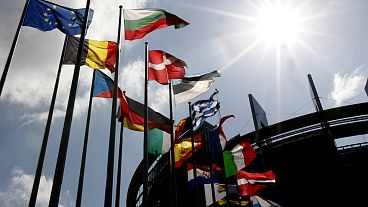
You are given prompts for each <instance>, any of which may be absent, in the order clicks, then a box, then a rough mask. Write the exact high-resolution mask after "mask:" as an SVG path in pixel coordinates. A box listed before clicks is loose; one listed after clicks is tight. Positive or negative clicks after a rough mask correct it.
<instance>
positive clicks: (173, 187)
mask: <svg viewBox="0 0 368 207" xmlns="http://www.w3.org/2000/svg"><path fill="white" fill-rule="evenodd" d="M166 70H167V69H166ZM169 103H170V122H171V135H170V141H171V150H170V155H171V176H172V177H171V201H172V206H174V207H176V206H177V192H176V172H175V151H174V144H175V139H174V118H173V107H172V83H171V81H169Z"/></svg>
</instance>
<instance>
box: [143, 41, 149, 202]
mask: <svg viewBox="0 0 368 207" xmlns="http://www.w3.org/2000/svg"><path fill="white" fill-rule="evenodd" d="M144 58H145V60H144V64H145V67H144V69H145V71H144V141H143V163H144V164H143V175H144V180H143V207H148V195H149V194H148V167H149V166H148V146H147V144H148V42H145V57H144Z"/></svg>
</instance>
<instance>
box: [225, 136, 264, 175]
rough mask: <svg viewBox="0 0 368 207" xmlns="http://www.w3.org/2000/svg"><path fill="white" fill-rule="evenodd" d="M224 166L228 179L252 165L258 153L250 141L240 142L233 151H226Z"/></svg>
mask: <svg viewBox="0 0 368 207" xmlns="http://www.w3.org/2000/svg"><path fill="white" fill-rule="evenodd" d="M223 156H224V165H225V174H226V177H227V178H228V177H230V176H234V175H236V174H237V173H238V171H239V170H241V169H243V168H244V167H246V166H248V165H250V163H251V162H252V161H253V160H254V158H256V156H257V153H256V152H255V150H254V148H253V147H252V146H251V145H250V144H249V142H248V140H245V141H242V142H240V143H239V144H238V145H236V146H235V147H234V148H233V149H232V150H231V151H224V152H223Z"/></svg>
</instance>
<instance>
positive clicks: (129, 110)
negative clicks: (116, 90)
mask: <svg viewBox="0 0 368 207" xmlns="http://www.w3.org/2000/svg"><path fill="white" fill-rule="evenodd" d="M120 113H121V116H119V121H120V122H122V121H123V123H124V127H126V128H129V129H132V130H135V131H143V130H144V105H143V104H141V103H139V102H138V101H135V100H133V99H131V98H129V97H127V96H123V98H121V99H120ZM170 122H171V121H170V119H169V118H167V117H166V116H164V115H162V114H160V113H158V112H156V111H155V110H153V109H152V108H150V107H148V128H149V129H152V128H158V129H161V130H162V131H166V132H167V133H169V134H171V133H172V132H171V130H172V128H171V127H172V125H171V123H170Z"/></svg>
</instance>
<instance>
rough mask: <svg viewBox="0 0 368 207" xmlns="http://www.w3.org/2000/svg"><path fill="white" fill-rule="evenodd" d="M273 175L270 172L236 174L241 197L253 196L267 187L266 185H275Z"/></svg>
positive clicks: (241, 172) (240, 172) (242, 172)
mask: <svg viewBox="0 0 368 207" xmlns="http://www.w3.org/2000/svg"><path fill="white" fill-rule="evenodd" d="M275 178H276V176H275V174H274V173H273V172H272V170H269V171H267V172H265V173H248V172H245V171H242V170H240V171H239V172H238V174H237V181H238V188H239V189H240V190H241V191H242V192H241V194H240V195H241V196H254V194H255V193H256V192H257V191H258V190H260V189H262V188H265V187H267V185H266V184H270V183H275Z"/></svg>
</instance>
